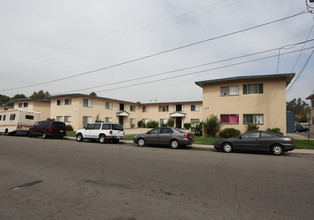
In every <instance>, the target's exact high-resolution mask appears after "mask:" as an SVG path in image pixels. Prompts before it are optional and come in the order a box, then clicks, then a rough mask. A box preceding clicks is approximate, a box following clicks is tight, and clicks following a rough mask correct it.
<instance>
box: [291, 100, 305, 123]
mask: <svg viewBox="0 0 314 220" xmlns="http://www.w3.org/2000/svg"><path fill="white" fill-rule="evenodd" d="M286 106H287V111H290V112H293V113H294V115H295V120H296V121H297V122H307V121H308V113H309V111H310V106H309V104H307V103H306V102H305V101H302V99H301V98H298V99H293V100H291V101H290V102H287V105H286Z"/></svg>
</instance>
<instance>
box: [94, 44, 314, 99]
mask: <svg viewBox="0 0 314 220" xmlns="http://www.w3.org/2000/svg"><path fill="white" fill-rule="evenodd" d="M313 48H314V46H312V47H308V48H304V49H303V50H309V49H313ZM299 51H301V49H300V50H295V51H289V52H286V53H283V54H281V55H282V56H283V55H287V54H291V53H295V52H299ZM313 51H314V50H313ZM277 56H278V54H277V55H271V56H267V57H262V58H258V59H253V60H249V61H243V62H239V63H234V64H229V65H225V66H220V67H215V68H211V69H206V70H201V71H196V72H192V73H185V74H181V75H176V76H171V77H167V78H162V79H157V80H151V81H147V82H144V83H142V82H141V83H136V84H132V85H126V86H121V87H116V88H111V89H104V90H99V91H95V92H96V93H101V92H106V91H112V90H117V89H123V88H129V87H134V86H138V85H145V84H148V83H154V82H160V81H165V80H169V79H175V78H179V77H185V76H190V75H195V74H198V73H204V72H209V71H213V70H218V69H223V68H228V67H233V66H238V65H242V64H247V63H251V62H256V61H260V60H265V59H270V58H274V57H277Z"/></svg>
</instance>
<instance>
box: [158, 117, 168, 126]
mask: <svg viewBox="0 0 314 220" xmlns="http://www.w3.org/2000/svg"><path fill="white" fill-rule="evenodd" d="M165 125H167V119H166V118H161V119H160V126H165Z"/></svg>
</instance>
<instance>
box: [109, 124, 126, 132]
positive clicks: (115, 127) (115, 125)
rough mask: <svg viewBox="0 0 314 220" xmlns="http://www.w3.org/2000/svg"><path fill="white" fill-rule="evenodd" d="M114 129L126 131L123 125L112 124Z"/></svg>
mask: <svg viewBox="0 0 314 220" xmlns="http://www.w3.org/2000/svg"><path fill="white" fill-rule="evenodd" d="M112 130H116V131H124V130H123V127H122V125H118V124H112Z"/></svg>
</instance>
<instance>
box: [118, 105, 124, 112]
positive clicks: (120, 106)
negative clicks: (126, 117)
mask: <svg viewBox="0 0 314 220" xmlns="http://www.w3.org/2000/svg"><path fill="white" fill-rule="evenodd" d="M119 110H120V111H125V104H122V103H120V104H119Z"/></svg>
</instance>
